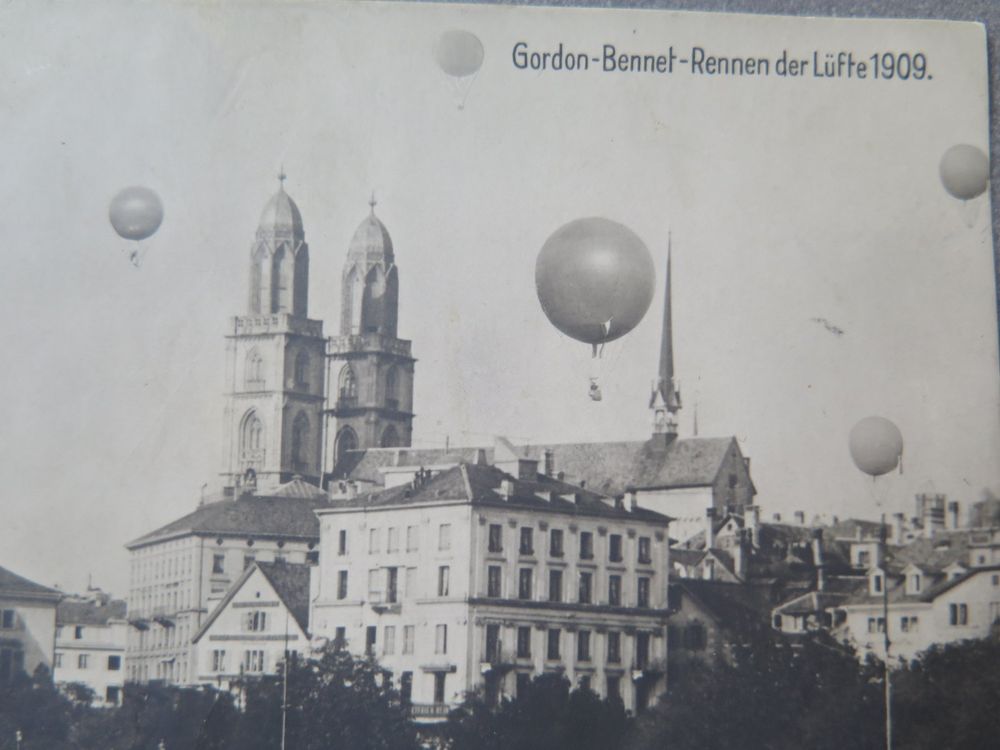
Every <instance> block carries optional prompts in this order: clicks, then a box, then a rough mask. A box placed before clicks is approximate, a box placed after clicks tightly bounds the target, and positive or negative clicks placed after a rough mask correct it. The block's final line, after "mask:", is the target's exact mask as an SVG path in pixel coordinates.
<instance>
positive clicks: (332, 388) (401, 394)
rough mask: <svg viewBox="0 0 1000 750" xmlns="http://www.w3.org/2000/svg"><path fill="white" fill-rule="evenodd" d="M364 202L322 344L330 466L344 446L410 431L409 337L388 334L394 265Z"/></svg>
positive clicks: (394, 303)
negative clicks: (331, 327) (335, 318)
mask: <svg viewBox="0 0 1000 750" xmlns="http://www.w3.org/2000/svg"><path fill="white" fill-rule="evenodd" d="M370 206H371V211H370V212H369V214H368V216H367V217H366V218H365V220H364V221H362V222H361V225H360V226H359V227H358V228H357V231H355V232H354V237H353V238H352V239H351V244H350V247H349V248H348V251H347V261H346V262H345V263H344V271H343V275H342V278H341V297H340V298H341V304H340V335H339V336H335V337H332V338H331V339H330V340H329V342H328V344H327V364H328V370H327V380H328V382H329V384H330V385H329V388H328V404H327V411H326V414H327V433H326V434H327V445H328V450H329V456H328V458H327V461H326V466H327V467H328V469H329V470H331V471H334V470H335V469H336V467H337V465H338V463H339V462H340V459H341V458H342V457H343V456H344V454H345V453H346V452H347V451H349V450H355V449H364V448H394V447H400V446H409V445H410V438H411V433H412V430H413V365H414V362H415V360H414V359H413V357H412V356H411V355H410V342H409V341H406V340H403V339H400V338H397V336H396V326H397V322H398V318H399V272H398V269H397V267H396V261H395V256H394V254H393V248H392V239H391V238H390V237H389V232H388V230H386V228H385V225H384V224H382V222H381V221H379V219H378V217H377V216H376V215H375V199H374V197H372V200H371V202H370ZM335 473H336V472H335Z"/></svg>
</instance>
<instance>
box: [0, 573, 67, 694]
mask: <svg viewBox="0 0 1000 750" xmlns="http://www.w3.org/2000/svg"><path fill="white" fill-rule="evenodd" d="M61 598H62V594H61V593H60V592H58V591H56V590H55V589H50V588H48V587H46V586H42V585H41V584H38V583H35V582H34V581H29V580H28V579H27V578H22V577H21V576H19V575H17V574H16V573H13V572H11V571H9V570H7V569H6V568H2V567H0V683H3V682H9V681H10V680H11V679H13V678H14V677H15V676H16V675H17V674H19V673H20V672H26V673H27V674H29V675H32V674H34V673H35V670H36V669H38V668H39V667H45V668H46V669H48V670H51V669H52V662H53V656H54V654H55V632H56V605H57V604H58V603H59V600H60V599H61Z"/></svg>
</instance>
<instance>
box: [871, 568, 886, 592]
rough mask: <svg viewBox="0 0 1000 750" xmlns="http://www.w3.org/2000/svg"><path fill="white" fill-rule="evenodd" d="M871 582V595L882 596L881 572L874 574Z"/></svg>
mask: <svg viewBox="0 0 1000 750" xmlns="http://www.w3.org/2000/svg"><path fill="white" fill-rule="evenodd" d="M869 580H870V590H871V593H872V594H881V593H882V586H883V580H882V573H881V572H876V573H872V574H871V578H870V579H869Z"/></svg>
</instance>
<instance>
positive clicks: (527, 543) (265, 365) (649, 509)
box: [0, 176, 1000, 724]
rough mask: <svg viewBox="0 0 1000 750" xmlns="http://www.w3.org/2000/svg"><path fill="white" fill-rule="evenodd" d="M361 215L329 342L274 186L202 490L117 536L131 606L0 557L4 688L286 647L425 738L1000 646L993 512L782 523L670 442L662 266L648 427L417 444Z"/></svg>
mask: <svg viewBox="0 0 1000 750" xmlns="http://www.w3.org/2000/svg"><path fill="white" fill-rule="evenodd" d="M282 178H283V176H282ZM375 206H376V204H375V202H374V200H373V201H372V202H371V210H370V212H369V214H368V215H367V216H366V217H365V218H364V219H363V220H362V222H361V224H360V225H359V226H358V228H357V230H356V231H355V233H354V235H353V238H352V239H351V241H350V244H349V246H348V248H347V255H346V258H345V261H344V266H343V275H342V285H341V292H340V293H341V300H342V304H341V319H340V321H339V328H338V330H337V333H336V334H335V335H332V336H327V335H326V334H324V323H323V321H320V320H314V319H311V318H309V314H308V313H309V308H308V294H309V271H308V269H309V252H310V248H309V245H308V244H307V242H306V239H305V230H304V222H303V217H302V215H301V213H300V211H299V208H298V206H297V205H296V203H295V202H294V201H293V200H292V198H291V197H290V196H289V195H288V194H287V193H286V192H285V189H284V183H283V179H282V184H281V186H280V188H279V190H278V192H277V193H276V194H275V195H274V196H273V197H272V198H271V199H270V200H269V201H268V202H267V204H266V206H265V207H264V210H263V212H262V214H261V217H260V222H259V224H258V226H257V228H256V233H255V235H254V238H253V242H252V245H251V249H250V254H249V261H250V262H249V269H248V270H249V273H248V275H247V277H248V290H247V301H246V304H245V306H244V312H243V313H241V314H239V315H237V316H235V317H234V318H232V320H231V322H230V325H229V332H228V333H227V335H226V351H227V357H228V363H227V369H226V373H227V376H226V377H227V379H228V390H227V394H226V397H225V410H224V427H225V439H224V444H223V445H222V446H221V449H222V456H223V460H222V465H221V467H220V474H221V477H222V488H221V490H220V491H218V492H215V493H209V494H206V495H204V496H203V497H202V498H201V499H200V501H198V502H197V503H196V504H193V506H192V509H191V512H190V513H188V514H187V515H185V516H183V517H181V518H178V519H177V520H175V521H173V522H171V523H168V524H166V525H164V526H162V527H160V528H157V529H152V530H150V531H149V532H148V533H147V534H145V535H143V536H141V537H139V538H137V539H134V540H131V541H129V542H128V544H127V545H126V549H127V551H128V555H129V566H130V587H129V591H128V592H127V597H126V598H125V599H124V600H121V599H116V598H114V597H112V596H111V595H109V594H108V593H106V592H104V591H101V590H100V589H99V588H95V587H92V588H89V589H88V590H87V591H86V592H84V593H82V594H79V595H76V594H71V593H68V592H64V591H60V590H56V589H53V588H50V587H48V586H44V585H41V584H39V583H35V582H33V581H30V580H27V579H26V578H24V577H22V576H20V575H19V574H18V573H17V571H16V563H15V561H10V560H0V563H2V565H3V567H0V682H10V681H11V680H13V679H14V677H15V676H16V675H18V674H19V673H22V672H24V673H27V674H29V675H30V674H33V673H36V672H37V671H38V670H39V668H43V669H45V670H47V671H48V672H49V673H50V674H51V676H52V679H53V680H54V682H55V683H56V684H57V685H60V686H62V687H63V689H64V690H68V691H72V690H78V689H79V686H84V687H85V688H86V689H89V691H90V692H89V693H88V695H90V696H91V697H90V700H92V701H93V703H94V705H98V706H116V705H120V704H121V702H122V700H123V696H124V695H126V694H127V693H128V691H129V690H130V689H132V687H133V686H141V685H148V684H153V683H156V684H165V685H176V686H205V687H207V688H214V689H216V690H220V691H226V692H229V693H232V694H233V695H234V696H236V698H237V702H239V700H240V699H241V696H242V695H243V693H244V691H245V690H246V686H247V685H248V684H249V683H251V682H253V681H254V680H256V679H260V678H262V677H264V676H268V675H271V676H275V675H280V674H281V672H282V668H283V665H285V664H287V659H288V658H290V655H293V654H294V655H299V656H301V657H308V656H309V655H311V654H313V653H316V652H319V651H322V650H323V649H329V648H334V649H342V650H345V651H347V652H349V653H350V654H352V655H355V656H357V657H365V656H370V657H373V658H375V659H376V660H377V661H378V662H379V664H381V665H382V666H383V667H384V668H386V669H388V670H389V671H390V672H391V674H392V679H393V682H394V684H395V685H396V686H397V687H398V690H399V691H400V694H401V696H402V699H403V701H404V703H405V705H407V706H408V710H409V714H410V716H411V717H412V718H413V720H414V721H417V722H421V723H427V724H433V723H435V722H441V721H443V720H444V719H445V718H446V717H447V715H448V713H449V711H451V710H452V709H454V708H455V707H457V706H458V705H460V704H461V703H462V701H463V700H464V699H465V698H466V696H468V695H469V694H473V693H479V694H482V695H483V696H484V699H485V701H486V702H487V703H489V704H493V705H498V704H500V703H501V702H502V701H503V700H504V699H505V698H513V697H516V696H517V695H518V694H520V693H522V692H523V691H524V690H526V689H527V686H528V685H529V684H530V682H531V680H532V679H533V678H535V677H537V676H539V675H544V674H558V675H561V676H562V677H564V678H566V679H567V680H568V681H569V683H570V684H571V685H573V686H577V687H581V688H586V689H589V690H590V691H593V693H595V694H596V695H597V696H599V697H601V698H615V699H620V700H621V702H622V704H623V706H624V708H625V710H626V711H628V712H630V713H632V714H641V713H643V712H644V711H646V710H647V709H648V708H650V707H651V706H652V705H654V704H655V703H656V702H657V701H658V700H659V699H660V696H661V695H663V693H664V692H665V691H666V690H667V689H668V686H669V685H671V684H673V683H674V682H676V681H683V680H685V679H686V678H687V676H688V675H689V674H690V672H689V670H690V669H691V666H692V665H693V664H699V663H705V664H707V663H708V662H710V661H714V660H717V659H719V658H721V659H723V660H725V659H726V658H729V655H730V654H731V653H732V650H733V649H734V647H736V646H737V645H738V644H740V643H743V642H745V641H746V640H747V639H748V638H749V637H750V634H752V633H756V632H760V631H761V630H766V631H767V632H768V633H769V634H770V635H771V636H773V637H775V638H779V639H784V640H785V641H787V642H789V643H795V642H796V641H797V640H799V639H802V638H805V637H807V636H809V635H810V634H814V633H817V632H826V633H828V634H829V636H831V637H832V638H833V639H835V640H836V641H837V642H839V643H842V644H846V645H848V646H849V647H850V648H852V649H853V650H854V652H855V653H856V656H857V658H858V659H859V661H862V662H863V661H864V660H865V659H866V658H867V657H869V655H871V656H874V657H876V658H878V659H880V660H885V659H886V657H887V654H886V651H885V648H886V644H887V643H891V651H890V652H889V654H888V660H889V663H890V665H891V666H893V667H895V666H901V665H903V664H905V663H906V662H907V661H908V660H910V659H913V658H914V657H916V656H918V655H919V654H921V653H922V652H924V651H926V650H927V649H928V648H930V647H932V646H935V645H943V644H950V643H956V642H960V641H967V640H973V639H985V638H989V637H991V636H994V635H995V634H996V632H997V630H996V629H997V626H998V624H1000V500H997V499H995V498H985V499H974V500H972V501H970V500H969V499H966V498H962V499H952V498H949V497H946V496H944V495H942V494H937V493H934V492H927V493H922V494H919V495H917V496H916V497H915V498H914V499H913V503H914V505H913V510H912V513H911V514H909V515H906V514H897V515H896V516H895V517H892V518H889V519H887V523H886V524H885V525H883V524H882V523H879V522H875V521H871V520H862V519H856V518H838V517H837V516H834V515H828V514H826V513H823V514H816V513H815V512H814V509H810V508H808V507H805V505H804V507H803V509H802V510H800V511H797V512H794V514H793V515H792V516H791V517H782V516H781V515H779V514H777V513H772V514H768V513H766V512H765V510H764V509H765V508H766V507H767V505H768V498H766V497H758V496H757V491H756V488H755V486H754V483H753V479H752V472H751V461H750V458H749V457H748V456H745V455H743V453H742V451H741V448H740V443H739V441H738V440H737V439H736V437H734V436H731V435H724V436H718V437H707V436H701V435H681V434H679V428H678V419H677V415H678V412H679V411H680V410H681V408H682V400H681V394H680V391H679V388H678V385H677V380H676V378H675V372H674V356H673V320H672V316H671V294H670V291H671V288H670V284H671V279H670V272H669V268H670V266H669V260H668V265H667V268H668V272H667V275H666V278H665V286H666V295H665V305H664V309H663V311H662V333H661V338H660V350H659V352H650V353H649V363H650V370H651V373H652V374H654V375H655V380H654V385H653V387H652V388H651V392H650V393H644V394H636V398H637V399H648V407H649V425H650V427H649V430H648V432H647V433H646V434H640V435H636V436H635V437H634V439H633V440H629V441H613V442H598V443H559V444H547V445H534V444H533V445H527V444H523V443H518V442H516V441H513V440H510V439H507V438H506V437H504V436H496V438H495V440H494V441H492V442H491V443H490V444H486V445H470V446H450V445H449V446H448V447H446V448H439V449H425V448H414V447H412V446H411V442H412V441H411V437H412V433H413V423H414V414H415V408H416V405H415V404H414V399H413V387H414V378H415V365H416V359H415V357H414V351H415V350H417V349H418V348H419V342H417V343H418V345H417V346H413V345H412V344H411V342H410V341H408V340H404V339H401V338H399V337H398V330H397V327H398V326H397V324H398V317H399V315H398V313H399V310H398V298H399V285H400V283H401V280H400V269H399V266H397V263H396V254H395V249H394V246H393V241H392V239H391V237H390V234H389V231H388V230H387V229H386V227H385V226H384V225H383V223H382V222H381V220H380V219H379V218H378V216H377V215H376V212H375ZM404 260H405V259H404ZM681 324H682V323H681ZM657 363H658V364H657ZM442 397H446V396H444V395H443V396H442ZM885 612H888V613H889V617H888V619H886V617H885V614H884V613H885ZM886 636H887V637H886Z"/></svg>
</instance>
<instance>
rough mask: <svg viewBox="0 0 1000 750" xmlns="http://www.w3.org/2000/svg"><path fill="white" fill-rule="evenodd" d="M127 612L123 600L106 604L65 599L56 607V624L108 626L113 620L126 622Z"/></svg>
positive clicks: (115, 600)
mask: <svg viewBox="0 0 1000 750" xmlns="http://www.w3.org/2000/svg"><path fill="white" fill-rule="evenodd" d="M126 611H127V608H126V604H125V601H124V600H122V599H112V600H111V601H109V602H107V603H105V604H100V603H98V602H93V601H81V600H79V599H64V600H63V601H61V602H59V605H58V606H57V607H56V624H57V625H107V624H108V623H109V622H110V621H111V620H124V619H125V615H126Z"/></svg>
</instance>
